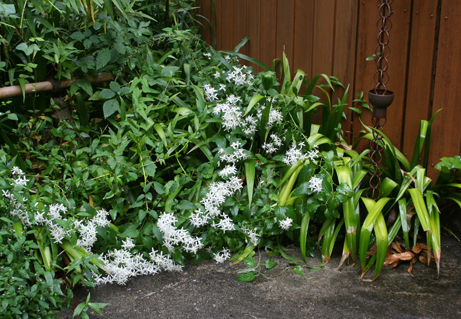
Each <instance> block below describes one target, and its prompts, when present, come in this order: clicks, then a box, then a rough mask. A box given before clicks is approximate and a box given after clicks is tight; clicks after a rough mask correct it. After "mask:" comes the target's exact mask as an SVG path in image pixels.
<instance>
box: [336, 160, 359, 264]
mask: <svg viewBox="0 0 461 319" xmlns="http://www.w3.org/2000/svg"><path fill="white" fill-rule="evenodd" d="M335 169H336V174H337V175H338V180H339V182H340V183H346V184H347V185H348V186H349V187H350V188H351V189H352V185H353V184H352V178H351V175H352V173H351V170H350V169H349V167H347V166H339V167H335ZM343 212H344V223H345V224H346V238H345V241H344V247H343V255H342V258H341V261H340V263H339V267H341V266H342V264H343V263H344V262H345V261H346V259H347V258H348V257H349V256H350V255H351V253H352V260H353V261H354V262H355V255H356V254H357V227H358V220H357V218H356V215H355V207H354V198H353V197H351V198H349V199H348V200H347V201H346V202H345V203H343Z"/></svg>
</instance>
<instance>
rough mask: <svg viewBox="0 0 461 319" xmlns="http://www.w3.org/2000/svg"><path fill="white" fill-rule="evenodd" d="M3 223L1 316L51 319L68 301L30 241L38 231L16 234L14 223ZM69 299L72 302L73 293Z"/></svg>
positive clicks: (0, 232) (0, 242) (0, 239)
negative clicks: (64, 302) (41, 262)
mask: <svg viewBox="0 0 461 319" xmlns="http://www.w3.org/2000/svg"><path fill="white" fill-rule="evenodd" d="M1 219H2V227H1V229H0V256H1V258H0V295H1V298H0V300H1V302H0V315H1V316H2V317H3V318H23V315H24V314H27V315H28V317H29V318H51V317H52V316H51V315H52V314H53V313H56V312H58V311H59V309H60V307H61V303H62V302H63V301H64V299H65V298H63V292H62V291H61V286H60V281H59V280H58V279H56V278H55V272H54V271H53V270H47V269H45V268H44V267H43V265H42V264H40V258H37V255H38V254H39V246H38V245H37V244H36V243H35V242H34V241H33V240H30V239H28V237H30V235H31V234H32V233H34V232H35V230H29V231H27V232H26V231H25V230H23V231H16V229H18V227H14V226H15V225H14V223H13V221H12V220H11V219H9V218H6V217H1ZM16 226H17V225H16ZM21 228H22V227H19V229H18V230H21ZM67 297H68V299H67V302H69V301H70V299H69V298H71V297H72V293H71V292H69V294H68V296H67Z"/></svg>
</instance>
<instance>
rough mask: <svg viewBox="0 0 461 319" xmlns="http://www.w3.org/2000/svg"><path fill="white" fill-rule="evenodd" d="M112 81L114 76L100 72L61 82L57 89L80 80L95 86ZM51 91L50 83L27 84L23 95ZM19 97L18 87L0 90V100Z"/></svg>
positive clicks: (19, 89)
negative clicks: (95, 74)
mask: <svg viewBox="0 0 461 319" xmlns="http://www.w3.org/2000/svg"><path fill="white" fill-rule="evenodd" d="M114 79H115V76H114V75H113V74H112V73H107V72H102V73H99V74H98V75H97V76H87V77H85V78H83V79H76V78H73V79H70V80H64V81H61V82H60V86H59V87H60V88H62V89H63V88H66V87H69V86H70V84H71V83H72V82H75V81H81V80H88V81H89V82H90V83H91V84H96V83H101V82H107V81H111V80H114ZM52 90H53V84H52V83H51V82H50V81H44V82H37V83H28V84H26V85H25V94H31V93H39V92H46V91H52ZM21 95H22V89H21V86H20V85H13V86H7V87H3V88H0V100H1V99H6V98H9V97H14V96H21Z"/></svg>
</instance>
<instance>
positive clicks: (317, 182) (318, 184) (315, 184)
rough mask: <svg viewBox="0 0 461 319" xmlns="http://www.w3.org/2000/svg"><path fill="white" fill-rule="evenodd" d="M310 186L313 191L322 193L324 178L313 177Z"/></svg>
mask: <svg viewBox="0 0 461 319" xmlns="http://www.w3.org/2000/svg"><path fill="white" fill-rule="evenodd" d="M309 188H310V189H311V191H313V192H317V193H320V192H321V191H322V179H321V178H320V177H315V176H313V177H311V179H310V180H309Z"/></svg>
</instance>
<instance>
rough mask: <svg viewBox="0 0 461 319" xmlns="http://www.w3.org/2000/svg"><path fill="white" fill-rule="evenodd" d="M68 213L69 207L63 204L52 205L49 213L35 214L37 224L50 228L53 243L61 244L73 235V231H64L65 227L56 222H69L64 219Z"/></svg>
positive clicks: (49, 207)
mask: <svg viewBox="0 0 461 319" xmlns="http://www.w3.org/2000/svg"><path fill="white" fill-rule="evenodd" d="M66 213H67V207H66V206H64V205H63V204H52V205H50V206H48V213H46V212H45V211H42V212H35V214H34V219H35V224H36V225H46V226H48V230H49V231H50V234H51V237H53V241H54V242H55V243H59V244H61V243H62V240H63V239H64V238H65V237H66V236H70V235H71V229H64V227H62V226H61V225H59V224H58V223H57V222H56V221H58V220H62V221H64V222H65V221H67V218H65V217H63V216H65V214H66ZM95 240H96V239H95Z"/></svg>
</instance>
